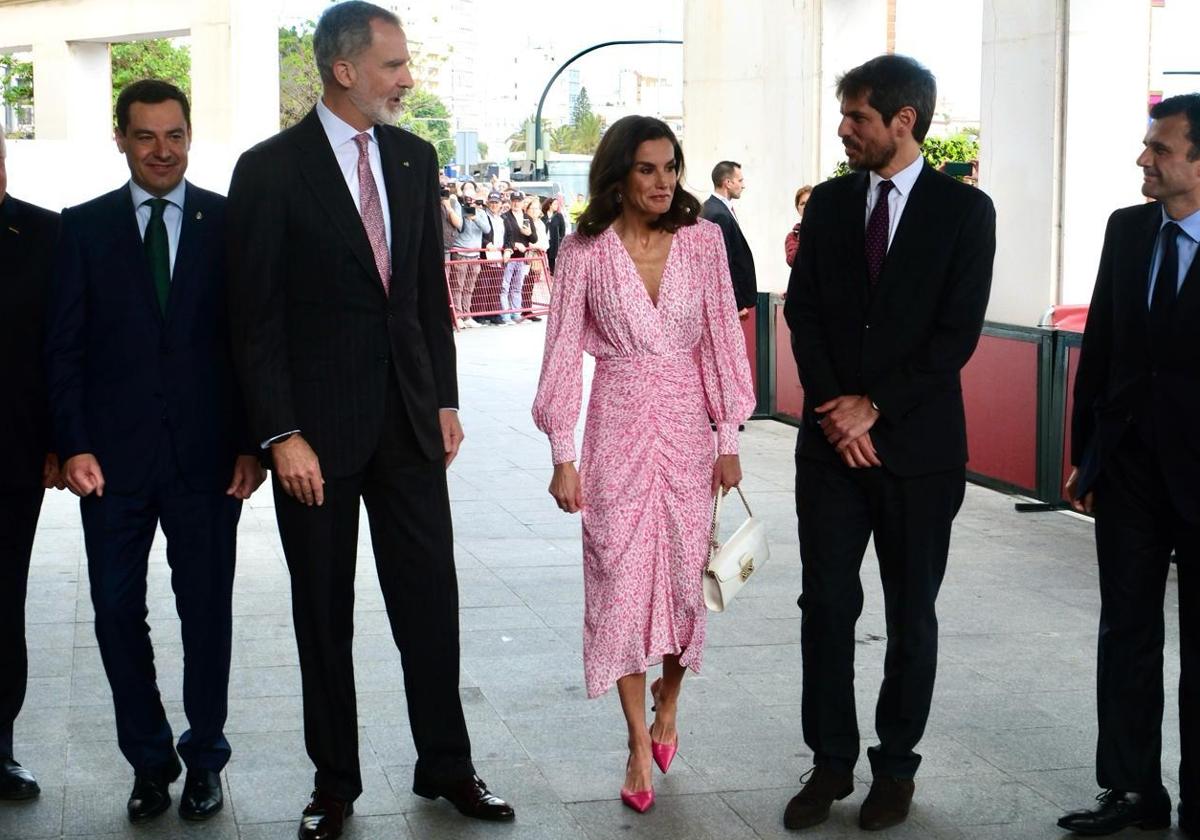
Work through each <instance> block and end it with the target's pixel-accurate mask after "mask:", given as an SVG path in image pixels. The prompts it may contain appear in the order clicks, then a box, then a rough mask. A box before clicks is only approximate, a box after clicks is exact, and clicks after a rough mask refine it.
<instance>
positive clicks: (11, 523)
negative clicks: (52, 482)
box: [0, 487, 46, 758]
mask: <svg viewBox="0 0 1200 840" xmlns="http://www.w3.org/2000/svg"><path fill="white" fill-rule="evenodd" d="M45 492H46V491H45V490H43V489H42V488H41V487H37V488H34V489H0V758H12V757H13V722H14V721H15V720H16V719H17V715H18V714H19V713H20V711H21V705H22V704H23V703H24V702H25V681H26V679H27V677H28V675H29V659H28V656H27V653H26V650H25V588H26V584H27V583H28V581H29V557H30V553H31V552H32V551H33V535H34V532H35V531H37V521H38V514H39V513H40V512H41V509H42V496H43V495H44V494H45Z"/></svg>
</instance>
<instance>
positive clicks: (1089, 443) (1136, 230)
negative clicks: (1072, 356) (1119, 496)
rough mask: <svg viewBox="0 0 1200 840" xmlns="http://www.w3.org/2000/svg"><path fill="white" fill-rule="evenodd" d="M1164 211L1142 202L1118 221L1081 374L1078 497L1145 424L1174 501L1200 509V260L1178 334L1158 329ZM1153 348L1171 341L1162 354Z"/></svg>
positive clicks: (1178, 311) (1075, 429) (1103, 262)
mask: <svg viewBox="0 0 1200 840" xmlns="http://www.w3.org/2000/svg"><path fill="white" fill-rule="evenodd" d="M1161 223H1162V205H1160V204H1159V203H1158V202H1152V203H1150V204H1138V205H1135V206H1133V207H1126V208H1124V209H1121V210H1117V211H1116V212H1115V213H1113V214H1112V216H1111V217H1109V220H1108V229H1107V230H1106V231H1105V234H1104V248H1103V250H1102V251H1101V253H1100V271H1099V273H1098V274H1097V276H1096V285H1095V288H1094V289H1093V291H1092V303H1091V307H1090V308H1089V310H1088V319H1087V327H1086V328H1085V329H1084V333H1083V348H1082V350H1081V351H1080V355H1079V368H1078V370H1077V371H1076V375H1075V404H1074V409H1073V411H1072V417H1071V463H1072V464H1074V465H1075V466H1077V467H1079V468H1080V477H1079V489H1078V492H1079V495H1080V496H1083V495H1084V494H1086V493H1087V492H1088V491H1089V490H1091V489H1092V488H1093V486H1094V485H1095V481H1096V478H1097V477H1098V476H1099V475H1100V473H1101V472H1102V470H1103V468H1104V463H1105V460H1106V459H1107V457H1108V455H1109V454H1110V453H1111V452H1112V450H1113V449H1114V448H1115V447H1116V445H1117V444H1118V443H1119V442H1120V440H1121V437H1122V436H1123V435H1124V434H1125V433H1126V430H1127V429H1128V428H1129V427H1130V426H1131V425H1132V424H1133V423H1134V422H1135V421H1136V422H1138V423H1145V424H1147V426H1148V428H1150V429H1153V432H1154V435H1153V437H1154V440H1155V446H1156V449H1157V451H1158V454H1159V463H1160V465H1161V468H1162V470H1163V473H1164V474H1165V477H1166V481H1167V484H1168V488H1169V490H1170V493H1171V495H1172V496H1173V497H1175V498H1177V499H1179V500H1180V503H1181V505H1183V506H1185V509H1190V510H1193V511H1195V510H1198V509H1200V491H1197V489H1196V476H1197V475H1200V341H1198V340H1197V337H1196V336H1197V334H1198V333H1200V259H1196V260H1193V261H1192V266H1191V269H1190V271H1189V272H1188V274H1187V277H1186V278H1185V279H1184V282H1183V285H1182V286H1181V287H1180V290H1179V298H1178V299H1177V300H1176V303H1175V315H1174V327H1173V329H1172V330H1171V332H1170V334H1169V335H1165V336H1151V335H1150V331H1149V307H1148V306H1147V290H1148V288H1149V278H1150V261H1151V258H1152V256H1153V254H1154V242H1155V239H1156V238H1157V237H1158V231H1159V226H1160V225H1161ZM1153 341H1161V342H1163V344H1162V346H1161V347H1160V349H1159V351H1158V352H1157V353H1153V352H1152V350H1153V345H1152V342H1153Z"/></svg>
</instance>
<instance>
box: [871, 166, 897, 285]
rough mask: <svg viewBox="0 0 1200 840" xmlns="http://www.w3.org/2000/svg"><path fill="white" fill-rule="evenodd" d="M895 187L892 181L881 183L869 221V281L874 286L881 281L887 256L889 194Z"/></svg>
mask: <svg viewBox="0 0 1200 840" xmlns="http://www.w3.org/2000/svg"><path fill="white" fill-rule="evenodd" d="M894 186H895V184H893V183H892V182H891V181H880V182H879V195H878V196H876V198H875V207H874V209H872V210H871V218H870V219H869V220H868V221H867V280H868V281H869V282H870V284H871V285H872V286H874V285H875V283H876V281H878V280H879V272H881V271H882V270H883V258H884V257H885V256H887V247H888V227H889V225H888V222H889V221H890V219H889V217H888V193H889V192H891V191H892V187H894Z"/></svg>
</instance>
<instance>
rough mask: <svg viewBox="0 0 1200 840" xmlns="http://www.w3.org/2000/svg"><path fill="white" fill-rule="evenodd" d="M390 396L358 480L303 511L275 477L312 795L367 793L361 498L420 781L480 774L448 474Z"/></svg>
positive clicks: (347, 480)
mask: <svg viewBox="0 0 1200 840" xmlns="http://www.w3.org/2000/svg"><path fill="white" fill-rule="evenodd" d="M387 400H388V402H387V409H386V411H385V414H384V432H383V434H382V437H381V440H380V442H379V446H378V448H377V449H376V451H375V453H374V455H373V456H372V457H371V460H370V461H369V462H368V463H367V465H366V467H365V468H364V469H363V471H362V472H360V473H357V474H355V475H351V476H347V477H342V478H329V477H326V479H325V503H324V505H322V506H320V507H317V506H314V507H306V506H305V505H304V504H302V503H300V502H297V501H296V500H295V499H293V498H291V497H290V496H288V495H287V494H286V493H284V492H283V490H282V487H281V486H280V484H279V481H278V479H273V483H274V489H275V512H276V517H277V518H278V521H279V532H280V536H281V538H282V541H283V550H284V554H285V555H286V556H287V563H288V569H289V570H290V571H291V576H292V614H293V619H294V622H295V627H296V644H297V647H298V648H299V653H300V671H301V683H302V689H303V693H304V738H305V744H306V746H307V748H308V755H309V758H311V759H312V762H313V764H314V765H316V780H315V784H316V787H317V788H318V789H319V790H321V791H323V792H325V793H327V794H330V795H332V796H334V797H336V798H338V799H342V800H345V801H353V800H354V799H355V798H356V797H357V796H358V795H359V794H360V793H361V792H362V776H361V774H360V772H359V762H358V711H357V701H356V698H355V691H354V660H353V647H354V572H355V559H356V556H357V552H358V521H359V500H360V498H361V500H362V501H363V502H364V503H365V504H366V507H367V519H368V521H369V523H370V528H371V544H372V547H373V549H374V553H375V568H376V570H377V572H378V576H379V586H380V589H381V590H382V591H383V599H384V604H385V606H386V608H387V613H388V620H389V622H390V623H391V628H392V637H393V639H395V642H396V646H397V648H399V650H400V659H401V664H402V666H403V669H404V690H405V696H406V698H407V701H408V719H409V725H410V728H411V730H412V736H413V742H414V744H415V745H416V749H417V764H416V768H415V770H414V784H416V785H429V784H440V783H443V782H448V781H453V780H458V779H461V778H463V777H469V776H471V775H472V774H473V773H474V772H475V770H474V767H473V766H472V764H471V743H470V739H469V737H468V735H467V725H466V722H465V720H464V718H463V711H462V702H461V700H460V698H459V695H458V677H459V661H458V660H459V646H458V580H457V577H456V575H455V570H454V540H453V535H452V532H451V523H450V497H449V493H448V491H447V487H446V468H445V465H444V463H443V462H442V460H441V459H440V458H439V459H436V460H432V461H431V460H429V459H428V458H427V457H426V456H425V454H424V453H423V452H422V451H421V449H420V446H419V445H418V443H417V440H416V438H415V436H414V434H413V430H412V425H411V423H410V422H409V420H408V417H407V415H406V414H405V411H404V406H403V403H402V398H401V396H400V393H399V389H398V388H397V386H396V385H395V383H391V384H389V387H388V397H387ZM319 455H320V453H318V457H319Z"/></svg>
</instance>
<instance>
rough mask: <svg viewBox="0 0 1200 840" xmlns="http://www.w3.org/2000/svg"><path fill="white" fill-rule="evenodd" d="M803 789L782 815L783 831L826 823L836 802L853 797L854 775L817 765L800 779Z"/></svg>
mask: <svg viewBox="0 0 1200 840" xmlns="http://www.w3.org/2000/svg"><path fill="white" fill-rule="evenodd" d="M801 781H802V782H804V787H802V788H800V792H799V793H797V794H796V795H795V796H793V797H792V799H791V801H790V802H788V804H787V808H786V809H785V810H784V812H783V827H784V828H790V829H793V830H795V829H798V828H810V827H812V826H814V825H819V824H820V823H823V822H825V820H826V819H827V818H828V817H829V809H830V808H831V807H832V806H833V801H834V800H835V799H845V798H846V797H847V796H849V795H850V794H852V793H854V774H853V773H851V772H850V771H849V770H839V769H835V768H833V767H830V766H829V765H827V764H818V765H817V766H816V767H814V768H813V769H812V770H811V771H810V772H809V773H808V778H807V779H804V778H802V779H801Z"/></svg>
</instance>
